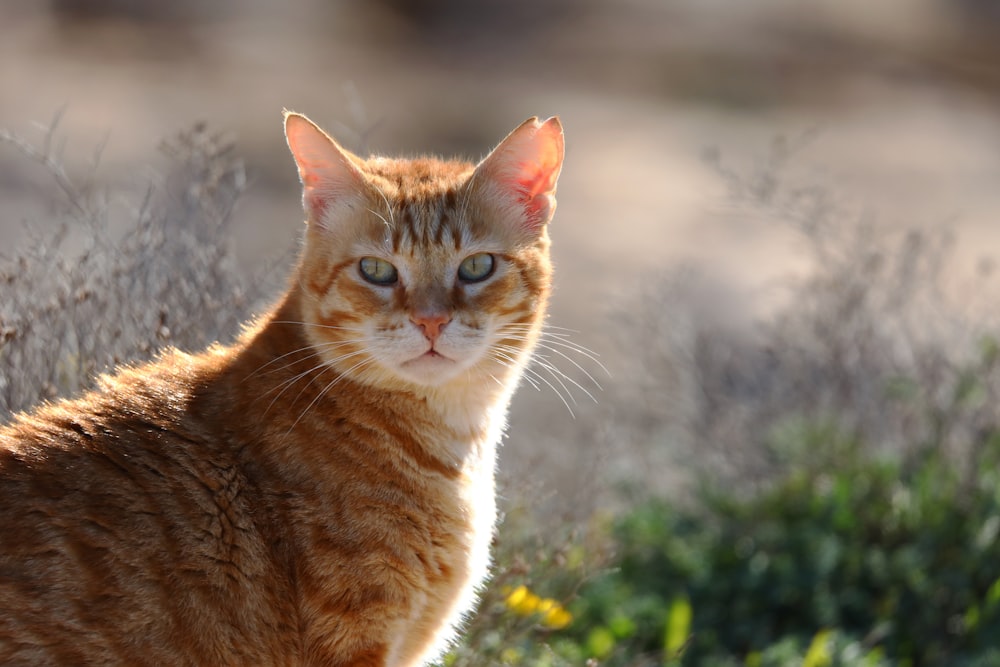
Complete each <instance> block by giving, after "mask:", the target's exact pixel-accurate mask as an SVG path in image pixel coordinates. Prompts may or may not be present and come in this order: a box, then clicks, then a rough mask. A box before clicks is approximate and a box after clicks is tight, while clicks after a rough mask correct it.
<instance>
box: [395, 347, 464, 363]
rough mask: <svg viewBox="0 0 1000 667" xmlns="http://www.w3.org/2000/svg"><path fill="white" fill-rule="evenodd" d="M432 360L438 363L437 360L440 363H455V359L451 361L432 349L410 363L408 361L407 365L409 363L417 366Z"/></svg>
mask: <svg viewBox="0 0 1000 667" xmlns="http://www.w3.org/2000/svg"><path fill="white" fill-rule="evenodd" d="M432 360H433V361H437V360H440V361H454V360H453V359H450V358H448V357H446V356H444V355H443V354H441V353H440V352H438V351H437V350H435V349H434V348H433V347H432V348H431V349H429V350H427V351H426V352H424V353H423V354H421V355H420V356H419V357H414V358H413V359H410V360H409V361H407V362H405V363H407V364H415V363H420V362H426V361H432Z"/></svg>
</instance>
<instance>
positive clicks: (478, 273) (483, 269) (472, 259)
mask: <svg viewBox="0 0 1000 667" xmlns="http://www.w3.org/2000/svg"><path fill="white" fill-rule="evenodd" d="M494 264H495V260H494V259H493V255H491V254H489V253H488V252H479V253H476V254H475V255H469V256H468V257H466V258H465V259H463V260H462V263H461V264H459V265H458V277H459V278H461V279H462V280H464V281H465V282H467V283H478V282H479V281H480V280H486V279H487V278H489V277H490V276H491V275H493V267H494Z"/></svg>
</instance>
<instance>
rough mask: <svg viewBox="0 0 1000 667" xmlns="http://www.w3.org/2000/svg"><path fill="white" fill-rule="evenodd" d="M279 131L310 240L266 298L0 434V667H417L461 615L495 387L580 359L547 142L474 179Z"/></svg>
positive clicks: (475, 577) (528, 129) (515, 136)
mask: <svg viewBox="0 0 1000 667" xmlns="http://www.w3.org/2000/svg"><path fill="white" fill-rule="evenodd" d="M286 133H287V136H288V141H289V145H290V147H291V149H292V153H293V156H294V157H295V159H296V163H297V165H298V168H299V174H300V177H301V179H302V182H303V201H304V205H305V210H306V216H307V227H306V232H305V242H304V244H303V249H302V253H301V257H300V260H299V263H298V265H297V268H296V269H295V271H294V274H293V276H292V279H291V281H290V284H289V289H288V291H287V292H286V294H285V295H284V296H283V297H282V299H281V300H280V301H279V303H278V304H277V305H276V306H275V308H274V309H273V310H272V311H271V312H270V313H268V314H267V315H266V316H264V317H262V318H261V319H260V320H259V321H257V322H255V323H253V324H252V325H249V326H248V327H247V329H246V331H245V332H244V333H243V335H242V336H241V337H240V339H239V340H238V342H237V343H235V344H234V345H232V346H229V347H223V346H215V347H213V348H211V349H209V350H207V351H205V352H202V353H200V354H195V355H191V354H186V353H184V352H180V351H168V352H166V353H164V354H163V355H162V356H161V358H160V359H158V360H157V361H156V362H154V363H152V364H149V365H146V366H141V367H136V368H124V369H121V370H119V371H118V372H117V373H116V374H113V375H108V376H105V377H103V378H102V379H101V381H100V386H99V388H98V389H97V390H95V391H94V392H91V393H89V394H87V395H85V396H83V397H81V398H78V399H75V400H70V401H63V402H58V403H55V404H51V405H47V406H43V407H41V408H40V409H38V410H37V411H36V412H34V413H31V414H24V415H20V416H18V417H17V418H16V419H15V420H14V421H13V422H12V423H11V424H10V425H8V426H6V427H4V428H2V429H0V507H2V509H0V663H2V664H127V665H137V664H149V665H179V664H185V665H187V664H193V665H343V666H346V665H352V666H371V667H374V666H380V667H387V666H390V665H391V666H394V667H395V666H410V665H421V664H426V663H427V662H428V661H430V660H433V659H434V658H436V657H438V656H439V655H440V654H441V652H442V651H443V650H444V649H445V648H447V645H448V643H449V642H450V641H451V640H452V639H453V637H454V635H455V632H456V630H457V629H458V628H459V625H460V622H461V619H462V616H463V614H465V613H466V612H467V611H468V610H469V609H470V608H471V606H472V605H473V603H474V601H475V594H476V588H477V586H479V585H480V584H481V582H482V581H483V580H484V577H485V576H486V574H487V570H488V564H489V543H490V540H491V537H492V531H493V524H494V520H495V501H494V486H493V473H494V466H495V449H496V446H497V444H498V441H499V439H500V437H501V434H502V431H503V429H504V421H505V415H506V410H507V405H508V402H509V400H510V397H511V394H512V392H513V391H514V388H515V386H516V384H517V382H518V380H519V378H520V377H521V375H522V373H526V375H525V377H526V378H527V379H528V381H529V382H532V384H537V383H538V382H539V381H543V382H545V383H546V384H549V383H550V382H551V381H552V380H547V379H545V378H544V376H543V375H542V374H540V373H539V372H538V371H536V370H532V369H530V368H526V366H527V364H528V362H529V359H530V356H531V354H532V350H533V348H534V347H535V345H536V344H539V343H540V344H541V345H542V346H543V347H544V348H546V349H547V350H548V351H550V352H552V353H555V354H557V355H561V356H565V352H564V350H572V351H575V352H580V351H579V350H578V349H577V348H576V347H575V346H573V345H571V344H569V343H567V342H566V341H565V340H564V339H562V338H561V337H560V334H558V333H551V332H543V331H542V325H543V318H544V314H545V307H546V302H547V298H548V294H549V286H550V277H551V276H550V274H551V266H550V262H549V238H548V232H547V224H548V222H549V219H550V217H551V215H552V212H553V210H554V206H555V199H554V193H555V184H556V178H557V177H558V173H559V169H560V167H561V163H562V132H561V128H560V126H559V123H558V121H557V120H555V119H550V120H548V121H545V122H540V121H538V120H536V119H531V120H529V121H527V122H526V123H524V124H523V125H522V126H520V127H519V128H518V129H517V130H515V131H514V132H513V133H512V134H511V135H510V136H509V137H508V138H507V139H505V140H504V142H502V143H501V144H500V145H499V146H498V148H497V149H496V150H494V151H493V152H492V153H491V154H490V155H489V156H488V157H487V158H486V159H485V160H483V161H482V162H481V163H480V164H478V165H474V164H471V163H465V162H447V161H441V160H437V159H433V158H424V159H417V160H394V159H387V158H369V159H367V160H365V159H362V158H359V157H357V156H355V155H352V154H350V153H348V152H347V151H345V150H343V149H342V148H340V147H339V146H337V145H336V144H335V143H334V142H333V141H332V140H331V139H329V138H328V137H326V135H324V134H323V133H322V131H320V130H319V129H318V128H317V127H316V126H314V125H313V124H312V123H311V122H310V121H308V120H307V119H305V117H303V116H299V115H297V114H287V116H286ZM483 252H485V253H490V254H492V255H493V256H494V258H495V268H494V271H493V273H492V274H491V275H489V276H488V277H487V278H485V279H484V280H482V281H479V282H466V281H462V280H460V279H459V277H458V267H459V265H460V264H461V262H462V261H463V260H464V259H465V258H467V257H469V256H470V255H473V254H476V253H483ZM363 257H375V258H379V259H382V260H385V261H388V262H390V263H391V264H392V265H393V266H394V267H395V268H396V269H397V272H398V281H397V282H396V283H394V284H392V285H376V284H373V283H372V282H370V281H368V280H366V279H365V277H364V275H363V274H362V272H361V270H360V261H361V258H363ZM178 270H183V268H182V267H178ZM191 325H192V326H197V323H191ZM431 350H433V351H431ZM580 353H582V354H586V353H585V352H580ZM572 363H574V364H575V363H576V362H572ZM541 368H542V369H543V370H548V372H549V373H550V374H551V378H553V379H554V381H555V382H557V383H558V384H560V385H562V387H563V388H566V385H565V384H564V380H569V379H568V378H567V377H566V376H565V375H563V374H562V373H561V372H558V371H556V370H554V366H552V364H551V363H549V362H547V361H544V360H543V361H542V362H541ZM569 381H570V382H572V381H571V380H569ZM574 384H575V383H574ZM550 386H552V385H551V384H550ZM553 388H554V389H556V390H557V393H562V392H559V390H558V389H557V387H555V386H554V387H553Z"/></svg>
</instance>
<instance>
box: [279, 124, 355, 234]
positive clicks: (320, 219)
mask: <svg viewBox="0 0 1000 667" xmlns="http://www.w3.org/2000/svg"><path fill="white" fill-rule="evenodd" d="M285 138H286V139H287V140H288V148H289V149H290V150H291V151H292V156H293V157H294V158H295V164H296V166H297V167H298V168H299V180H301V181H302V206H303V207H304V208H305V211H306V215H307V216H308V218H309V222H310V223H315V224H316V225H318V226H319V227H323V228H327V227H329V226H331V224H332V223H333V218H334V217H335V215H334V214H335V211H336V209H337V208H338V207H340V206H347V207H352V206H353V205H354V202H355V201H356V200H357V199H358V198H359V195H361V193H362V192H363V190H364V187H365V177H364V175H362V173H361V171H360V170H359V169H358V167H357V166H356V165H355V164H354V161H353V160H354V159H357V158H354V156H353V155H351V153H349V152H348V151H347V150H345V149H343V148H341V147H340V145H339V144H337V142H336V141H334V140H333V139H331V138H330V136H329V135H328V134H327V133H326V132H324V131H323V130H321V129H320V128H319V126H317V125H316V124H315V123H313V122H312V121H311V120H309V119H308V118H306V117H305V116H303V115H302V114H298V113H294V112H292V111H287V110H286V111H285ZM352 158H353V159H352Z"/></svg>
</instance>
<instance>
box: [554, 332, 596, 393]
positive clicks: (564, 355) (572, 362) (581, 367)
mask: <svg viewBox="0 0 1000 667" xmlns="http://www.w3.org/2000/svg"><path fill="white" fill-rule="evenodd" d="M538 347H540V348H542V349H544V350H548V351H549V352H552V353H554V354H558V355H559V356H560V357H562V358H563V359H565V360H566V361H568V362H569V363H571V364H573V365H574V366H576V367H577V369H579V371H580V372H581V373H583V374H584V375H586V376H587V379H588V380H590V381H591V382H593V383H594V386H595V387H597V388H598V389H599V390H601V391H604V387H602V386H601V383H600V382H598V381H597V380H596V379H595V378H594V376H593V375H591V374H590V373H589V372H588V371H587V369H586V368H584V367H583V366H581V365H580V364H578V363H577V362H576V360H575V359H573V358H572V357H571V356H569V355H568V354H566V353H564V352H562V351H560V350H557V349H555V348H553V347H552V346H551V345H549V344H548V343H542V342H539V343H538ZM598 365H599V364H598ZM602 368H603V367H602ZM605 371H607V369H605Z"/></svg>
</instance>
